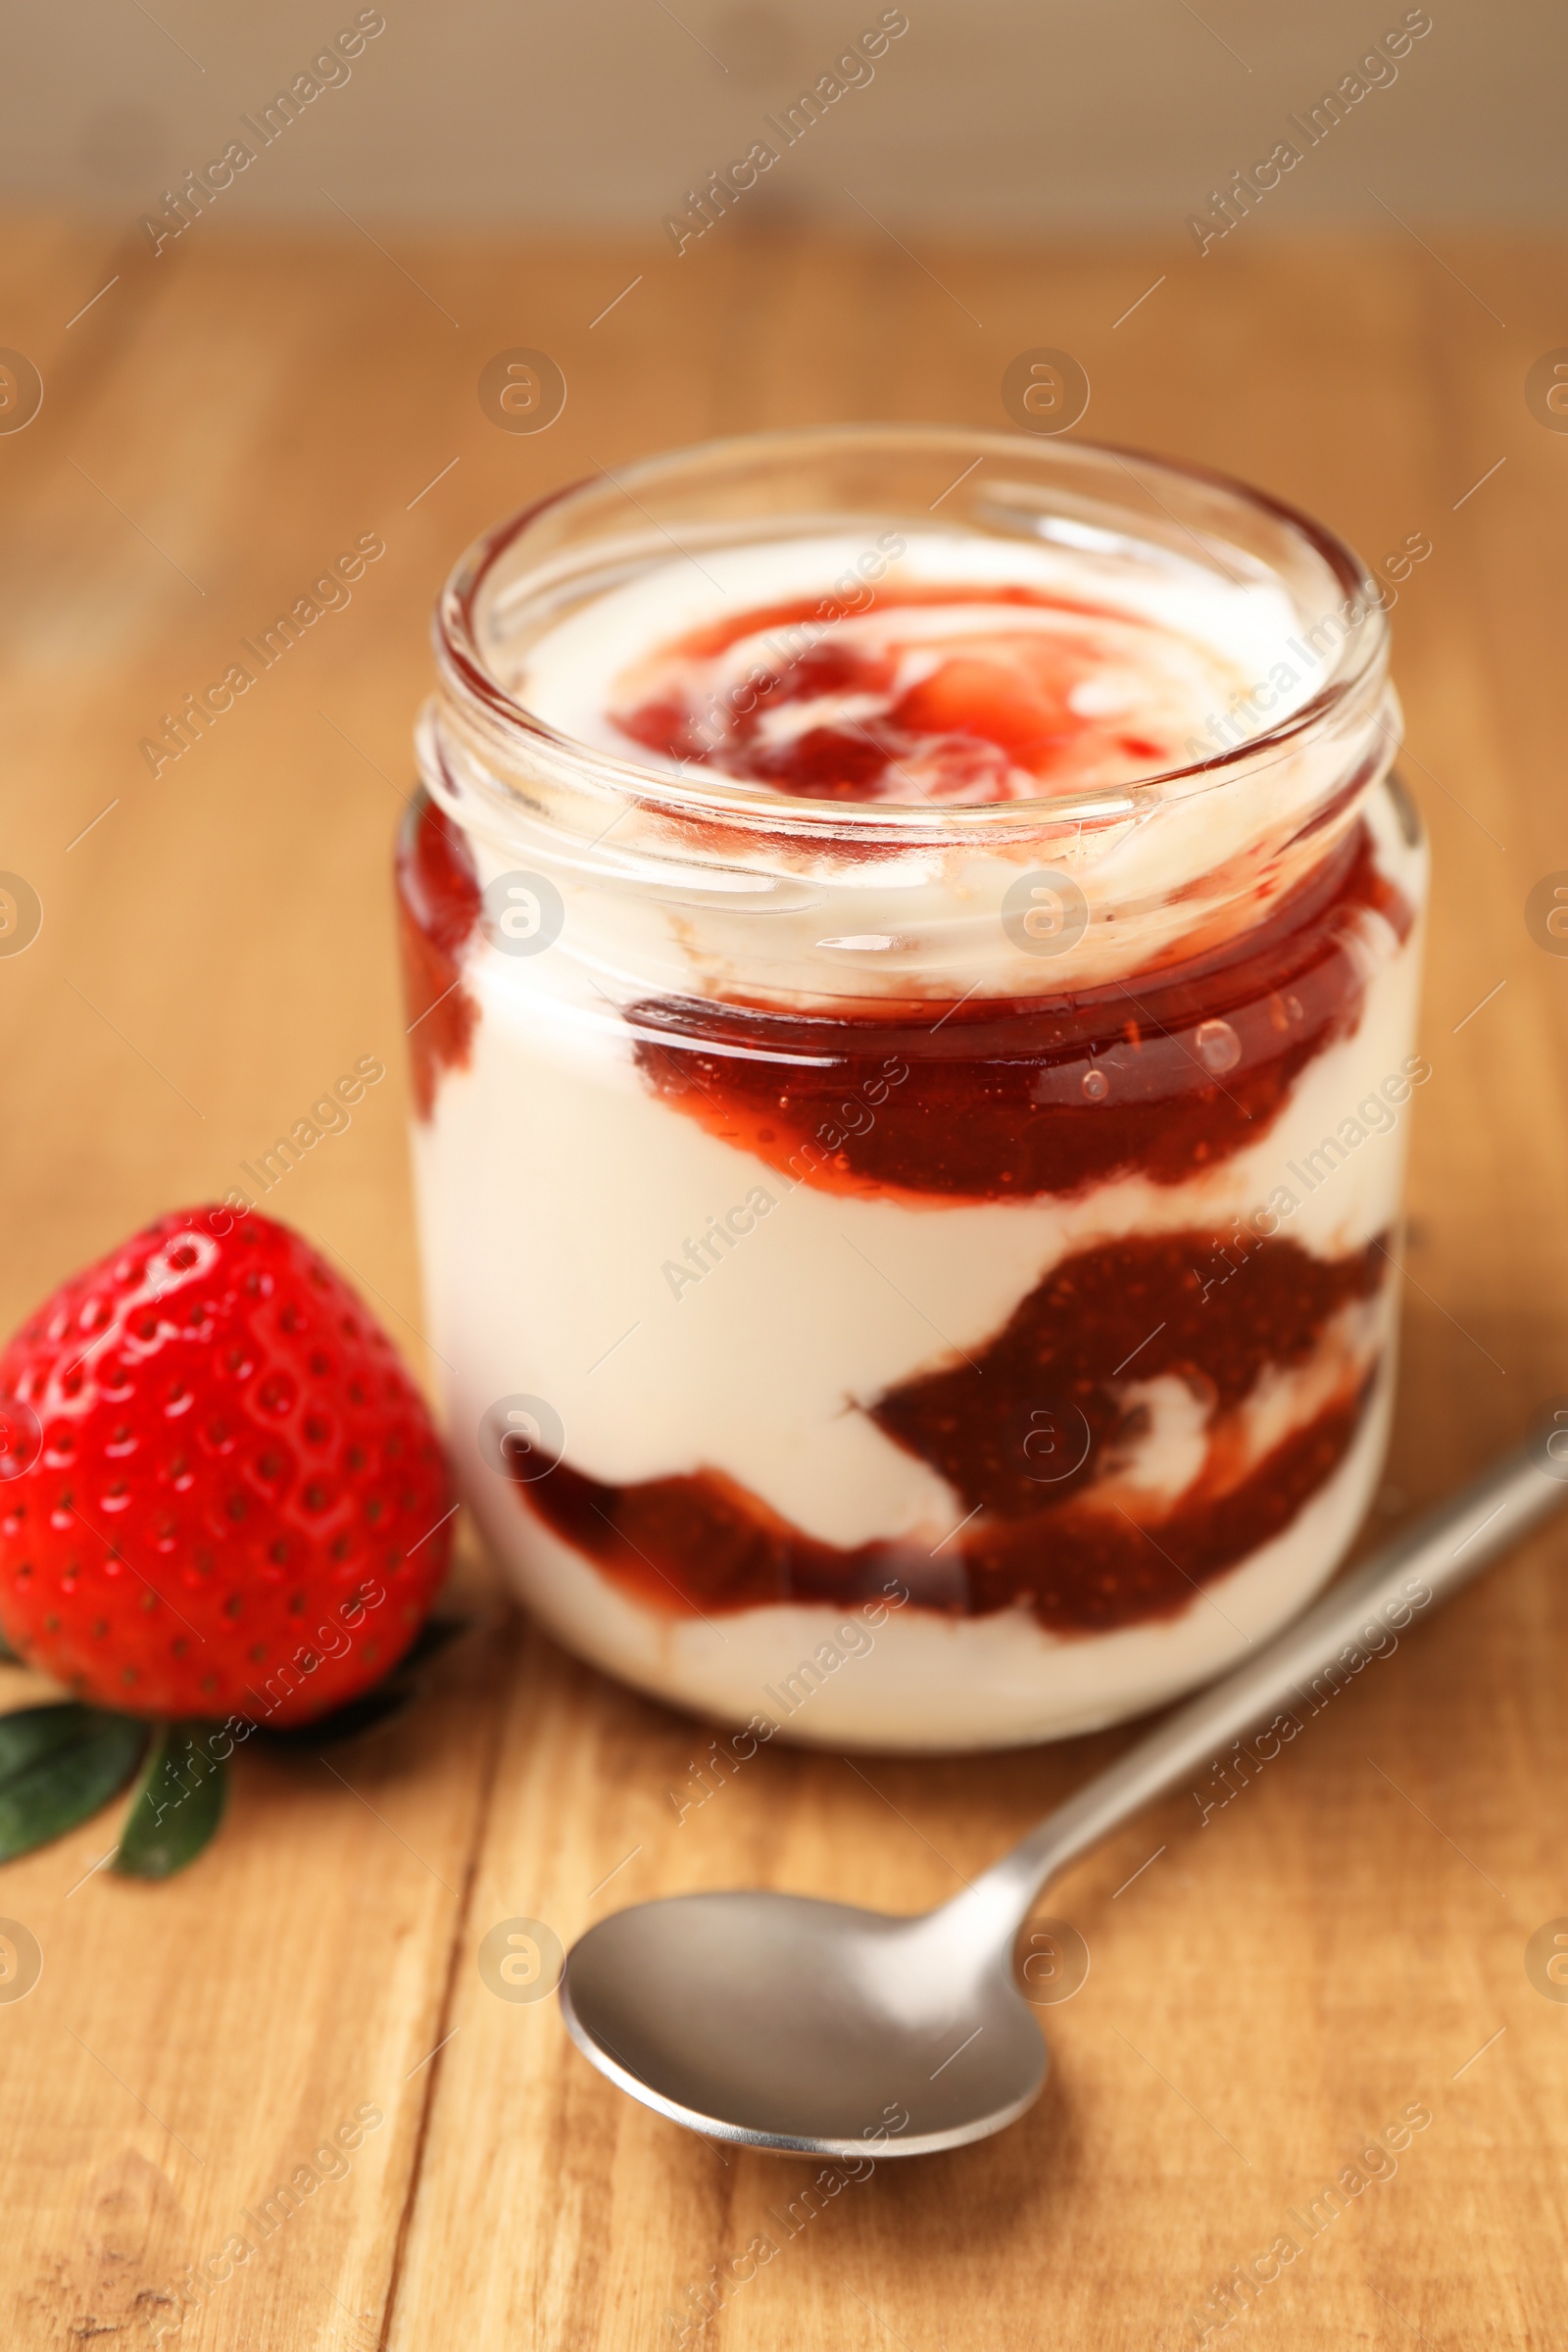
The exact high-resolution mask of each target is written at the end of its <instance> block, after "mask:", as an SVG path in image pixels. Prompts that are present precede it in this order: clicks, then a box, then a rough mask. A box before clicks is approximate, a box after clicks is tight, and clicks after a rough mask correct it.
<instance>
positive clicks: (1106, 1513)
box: [518, 1233, 1388, 1634]
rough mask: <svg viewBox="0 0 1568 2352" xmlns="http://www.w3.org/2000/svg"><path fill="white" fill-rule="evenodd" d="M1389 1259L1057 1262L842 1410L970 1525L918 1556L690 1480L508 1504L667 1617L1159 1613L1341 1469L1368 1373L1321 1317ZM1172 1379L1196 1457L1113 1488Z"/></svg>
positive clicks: (1069, 1622)
mask: <svg viewBox="0 0 1568 2352" xmlns="http://www.w3.org/2000/svg"><path fill="white" fill-rule="evenodd" d="M1387 1263H1388V1261H1387V1257H1386V1255H1385V1252H1384V1250H1383V1247H1382V1245H1381V1243H1378V1242H1373V1243H1371V1244H1369V1245H1368V1247H1367V1248H1366V1249H1365V1250H1357V1251H1355V1252H1353V1253H1351V1254H1350V1255H1348V1256H1347V1257H1344V1258H1340V1259H1337V1260H1333V1261H1326V1260H1324V1259H1321V1258H1317V1257H1314V1256H1312V1255H1311V1254H1310V1253H1309V1252H1308V1251H1306V1250H1302V1249H1300V1248H1299V1246H1298V1245H1297V1244H1296V1243H1294V1242H1291V1241H1286V1240H1284V1239H1273V1240H1268V1241H1263V1242H1255V1241H1254V1242H1251V1243H1250V1244H1243V1245H1239V1244H1238V1243H1237V1242H1236V1241H1235V1240H1234V1238H1233V1240H1232V1241H1231V1242H1230V1243H1228V1244H1222V1243H1221V1242H1220V1241H1219V1240H1218V1239H1217V1238H1216V1237H1215V1236H1213V1235H1208V1234H1202V1233H1181V1234H1165V1235H1161V1236H1158V1237H1157V1238H1156V1237H1151V1238H1148V1239H1140V1238H1131V1239H1126V1240H1122V1241H1117V1242H1112V1243H1108V1244H1105V1245H1103V1247H1100V1248H1098V1249H1091V1250H1081V1251H1079V1252H1077V1253H1076V1254H1074V1255H1072V1256H1070V1257H1068V1258H1066V1259H1064V1260H1063V1261H1062V1262H1061V1263H1060V1264H1058V1265H1057V1266H1055V1267H1054V1269H1053V1271H1052V1272H1051V1273H1050V1274H1049V1275H1048V1276H1047V1277H1046V1279H1045V1280H1044V1281H1043V1282H1042V1283H1040V1284H1039V1286H1038V1287H1037V1288H1036V1289H1034V1290H1032V1291H1031V1292H1030V1293H1029V1295H1028V1297H1027V1298H1025V1299H1023V1300H1022V1301H1021V1302H1020V1304H1019V1305H1018V1307H1017V1308H1016V1310H1015V1311H1014V1313H1013V1314H1012V1315H1011V1317H1010V1318H1009V1319H1008V1321H1007V1323H1006V1324H1005V1326H1004V1328H1003V1329H1002V1330H1001V1331H1000V1332H998V1333H997V1334H996V1336H995V1337H994V1338H993V1339H992V1340H991V1341H990V1342H989V1343H988V1344H987V1345H986V1346H985V1347H984V1348H981V1349H980V1350H979V1351H978V1352H977V1353H976V1354H975V1355H974V1356H973V1357H972V1359H969V1360H966V1361H964V1362H962V1363H960V1364H957V1365H956V1366H954V1367H953V1368H952V1369H944V1370H941V1371H936V1372H930V1373H925V1374H922V1375H919V1376H917V1377H916V1378H914V1379H912V1380H910V1381H907V1382H905V1383H904V1384H903V1385H902V1386H900V1387H897V1388H893V1389H890V1390H888V1391H887V1392H886V1393H885V1394H884V1395H883V1396H881V1397H877V1398H876V1399H875V1401H874V1402H873V1403H871V1404H869V1405H868V1406H866V1407H865V1408H864V1409H865V1410H866V1412H867V1413H868V1414H869V1417H870V1418H871V1419H872V1420H873V1421H874V1422H875V1423H876V1424H877V1426H878V1427H879V1428H880V1429H881V1430H882V1431H883V1432H884V1434H885V1435H886V1436H887V1437H889V1438H890V1439H891V1440H892V1441H893V1442H894V1444H895V1445H898V1446H902V1447H903V1448H904V1449H905V1451H907V1453H909V1454H911V1455H913V1456H914V1457H916V1458H917V1459H918V1460H920V1461H922V1462H924V1463H926V1464H928V1465H929V1466H930V1468H932V1469H933V1470H935V1471H937V1472H938V1473H939V1474H940V1475H941V1476H942V1477H943V1478H944V1479H945V1480H946V1481H947V1482H948V1484H949V1485H950V1486H951V1488H952V1489H953V1492H954V1495H955V1497H956V1503H957V1506H958V1509H959V1511H960V1512H965V1513H969V1514H972V1516H970V1517H969V1518H968V1519H967V1520H966V1521H965V1522H964V1523H963V1524H961V1526H960V1528H959V1530H958V1532H957V1533H956V1535H955V1536H953V1537H952V1538H951V1539H950V1540H948V1541H947V1542H944V1543H941V1544H938V1545H936V1546H935V1548H933V1546H932V1545H931V1544H929V1543H924V1542H922V1543H920V1544H909V1543H900V1542H881V1543H869V1544H858V1545H856V1546H854V1547H853V1548H845V1547H840V1546H838V1545H835V1544H824V1543H821V1542H819V1541H817V1540H816V1539H814V1538H812V1537H810V1536H808V1535H805V1534H803V1533H802V1531H801V1530H800V1529H799V1528H797V1527H794V1526H792V1525H791V1524H790V1522H789V1521H788V1520H787V1519H785V1518H783V1517H781V1516H780V1515H779V1514H778V1513H777V1512H776V1511H774V1510H771V1509H770V1508H769V1507H768V1506H767V1505H766V1504H765V1503H763V1502H762V1501H760V1499H759V1497H758V1496H757V1495H752V1494H749V1493H748V1492H747V1491H746V1489H745V1488H743V1487H741V1486H739V1485H738V1484H737V1483H736V1482H735V1481H734V1480H732V1479H729V1478H726V1477H725V1476H723V1475H722V1474H720V1473H717V1472H714V1471H710V1470H700V1471H698V1472H696V1473H695V1474H694V1475H689V1476H679V1477H671V1478H659V1479H650V1480H646V1481H644V1482H641V1483H639V1484H636V1485H631V1486H619V1487H617V1486H610V1485H606V1484H603V1483H602V1482H600V1481H598V1480H595V1479H591V1478H588V1477H586V1476H585V1475H584V1474H583V1473H582V1472H581V1471H579V1470H575V1469H573V1468H571V1467H570V1466H569V1465H568V1464H567V1463H565V1462H561V1463H559V1464H558V1465H557V1467H556V1468H555V1469H554V1470H552V1471H551V1472H550V1473H549V1474H548V1476H546V1477H544V1478H541V1479H536V1480H534V1481H532V1482H531V1483H529V1484H527V1485H523V1486H519V1488H518V1495H519V1497H520V1498H521V1499H522V1500H523V1501H524V1503H525V1505H526V1507H527V1508H529V1509H531V1510H534V1511H536V1512H537V1513H538V1514H539V1516H540V1517H541V1518H542V1519H543V1520H544V1521H545V1523H546V1524H547V1525H548V1526H549V1527H550V1528H552V1529H553V1530H554V1531H555V1533H556V1534H557V1535H558V1536H560V1537H561V1538H562V1539H563V1540H564V1542H566V1543H567V1544H571V1545H572V1547H573V1548H574V1549H575V1550H577V1551H579V1552H581V1553H583V1554H585V1555H586V1556H587V1557H588V1558H589V1559H591V1560H593V1561H594V1562H595V1563H596V1564H597V1566H598V1567H599V1568H600V1570H601V1571H602V1572H603V1573H604V1574H605V1575H606V1576H607V1577H609V1578H610V1579H611V1580H612V1581H613V1583H614V1584H616V1585H617V1586H619V1587H620V1588H621V1589H622V1590H623V1591H624V1592H625V1593H628V1594H629V1595H631V1596H632V1597H634V1598H635V1599H636V1600H638V1601H639V1602H641V1603H642V1604H643V1606H645V1607H647V1608H652V1609H657V1610H659V1611H662V1612H663V1613H665V1614H676V1615H679V1614H691V1613H700V1614H702V1615H704V1616H710V1617H711V1616H714V1615H716V1614H722V1613H723V1612H725V1611H730V1610H737V1609H748V1608H760V1607H765V1606H767V1605H769V1604H777V1603H780V1602H787V1601H794V1602H819V1603H824V1604H828V1605H831V1606H833V1607H847V1606H850V1605H852V1604H853V1603H855V1602H857V1601H859V1600H863V1599H869V1598H873V1597H876V1596H877V1595H879V1594H880V1593H882V1592H883V1591H884V1590H885V1588H886V1586H887V1583H888V1580H889V1579H890V1578H897V1579H899V1580H900V1581H902V1583H903V1584H904V1585H905V1587H906V1588H907V1591H908V1593H909V1596H910V1600H911V1602H912V1603H913V1604H914V1605H915V1606H917V1607H922V1608H926V1609H932V1610H937V1611H940V1612H942V1613H944V1614H946V1615H950V1616H955V1617H979V1616H987V1615H990V1614H992V1613H993V1612H995V1611H997V1610H1000V1609H1006V1608H1012V1607H1021V1608H1025V1609H1028V1610H1030V1611H1031V1612H1032V1613H1033V1615H1034V1616H1035V1617H1036V1619H1037V1620H1038V1621H1039V1623H1040V1624H1041V1625H1042V1626H1043V1627H1045V1628H1046V1629H1047V1630H1049V1631H1050V1632H1052V1633H1054V1634H1086V1633H1106V1632H1111V1631H1113V1630H1115V1629H1116V1628H1118V1627H1122V1626H1129V1625H1136V1624H1141V1623H1146V1622H1149V1621H1152V1620H1156V1619H1160V1618H1167V1617H1172V1616H1174V1615H1176V1614H1177V1613H1178V1612H1179V1611H1180V1610H1182V1609H1184V1608H1185V1607H1187V1605H1188V1604H1189V1603H1190V1602H1191V1600H1192V1598H1193V1595H1194V1593H1195V1591H1198V1590H1200V1589H1201V1587H1202V1586H1204V1585H1206V1584H1208V1583H1211V1582H1212V1581H1213V1579H1214V1578H1216V1577H1218V1576H1221V1575H1223V1574H1224V1573H1225V1571H1226V1570H1227V1569H1229V1568H1232V1567H1234V1566H1236V1565H1237V1563H1238V1562H1240V1561H1242V1560H1244V1559H1246V1558H1248V1557H1250V1555H1251V1554H1252V1553H1253V1552H1255V1551H1256V1550H1257V1549H1258V1548H1259V1547H1260V1546H1261V1545H1263V1544H1267V1543H1268V1542H1269V1541H1270V1540H1271V1539H1272V1538H1274V1537H1275V1536H1278V1535H1280V1534H1281V1533H1282V1532H1283V1531H1284V1530H1285V1529H1286V1528H1287V1527H1288V1526H1289V1525H1290V1523H1291V1521H1292V1520H1293V1519H1294V1518H1295V1517H1296V1514H1297V1513H1298V1511H1299V1510H1300V1508H1301V1507H1302V1505H1303V1504H1304V1503H1305V1502H1307V1501H1308V1500H1309V1498H1310V1497H1311V1496H1312V1495H1314V1494H1315V1493H1316V1492H1317V1491H1318V1490H1319V1488H1321V1487H1322V1486H1323V1485H1324V1484H1325V1483H1326V1482H1327V1481H1328V1480H1329V1479H1330V1478H1331V1477H1332V1476H1333V1475H1334V1473H1335V1471H1336V1470H1337V1469H1338V1468H1339V1466H1340V1464H1341V1463H1342V1461H1343V1460H1344V1459H1345V1456H1346V1454H1347V1453H1348V1449H1349V1447H1350V1445H1351V1442H1352V1440H1353V1439H1354V1436H1355V1433H1356V1430H1357V1427H1358V1426H1359V1423H1360V1420H1361V1416H1362V1413H1363V1410H1364V1409H1365V1405H1366V1402H1367V1398H1368V1395H1369V1392H1370V1389H1371V1386H1372V1383H1373V1379H1374V1377H1375V1359H1369V1357H1368V1354H1367V1352H1366V1349H1365V1347H1364V1346H1358V1345H1356V1344H1355V1343H1354V1341H1353V1340H1352V1338H1351V1337H1350V1335H1349V1334H1348V1332H1347V1331H1346V1328H1345V1324H1344V1321H1343V1318H1344V1317H1345V1316H1346V1315H1347V1313H1348V1311H1350V1310H1353V1309H1354V1308H1355V1307H1356V1306H1357V1305H1363V1304H1364V1303H1365V1302H1368V1301H1370V1300H1372V1299H1374V1298H1375V1297H1376V1296H1377V1294H1378V1292H1379V1290H1380V1288H1381V1286H1382V1283H1383V1279H1384V1275H1385V1271H1386V1267H1387ZM1337 1318H1342V1320H1341V1322H1340V1325H1339V1332H1338V1336H1337V1335H1336V1333H1335V1332H1334V1331H1331V1329H1330V1326H1331V1325H1333V1324H1335V1323H1336V1319H1337ZM1325 1353H1326V1354H1328V1355H1329V1357H1330V1359H1331V1360H1330V1363H1329V1367H1328V1369H1329V1372H1330V1377H1329V1379H1328V1380H1327V1381H1326V1382H1323V1383H1321V1384H1320V1389H1319V1390H1315V1391H1314V1392H1313V1394H1314V1396H1317V1397H1318V1398H1319V1400H1318V1401H1317V1402H1316V1404H1315V1408H1314V1409H1311V1410H1309V1411H1308V1412H1307V1413H1306V1414H1305V1415H1304V1417H1303V1418H1302V1419H1301V1420H1299V1422H1297V1423H1296V1424H1295V1425H1294V1426H1292V1427H1291V1428H1290V1430H1289V1432H1288V1433H1287V1434H1286V1435H1285V1436H1283V1437H1281V1438H1279V1439H1278V1440H1277V1442H1275V1443H1274V1444H1272V1445H1271V1446H1267V1447H1266V1448H1265V1449H1264V1450H1262V1451H1259V1450H1258V1449H1257V1447H1256V1446H1254V1445H1252V1444H1250V1441H1249V1434H1248V1417H1247V1410H1246V1408H1247V1405H1248V1400H1249V1398H1250V1397H1252V1396H1253V1393H1254V1391H1255V1390H1256V1387H1257V1384H1258V1382H1259V1381H1260V1379H1262V1378H1263V1377H1264V1376H1265V1375H1268V1376H1274V1377H1277V1376H1279V1375H1281V1374H1286V1375H1289V1374H1290V1373H1292V1372H1299V1371H1300V1370H1301V1369H1302V1368H1303V1367H1308V1366H1314V1359H1317V1358H1319V1357H1320V1356H1321V1355H1323V1354H1325ZM1315 1368H1316V1369H1318V1370H1319V1371H1321V1370H1322V1368H1323V1367H1322V1365H1321V1364H1320V1363H1319V1364H1317V1365H1316V1366H1315ZM1170 1378H1174V1379H1175V1380H1176V1381H1178V1382H1180V1383H1182V1384H1184V1385H1185V1386H1186V1387H1187V1389H1188V1390H1189V1391H1190V1392H1191V1393H1192V1395H1193V1396H1194V1397H1196V1398H1198V1399H1199V1400H1200V1401H1201V1404H1202V1406H1203V1407H1204V1409H1205V1414H1206V1419H1205V1431H1204V1435H1205V1450H1204V1455H1203V1460H1202V1464H1201V1469H1200V1470H1199V1473H1198V1475H1197V1476H1196V1478H1192V1479H1190V1480H1189V1481H1188V1482H1187V1483H1186V1484H1184V1486H1183V1487H1182V1490H1181V1492H1180V1494H1179V1495H1177V1496H1176V1497H1175V1498H1174V1499H1171V1498H1169V1497H1164V1496H1161V1495H1158V1493H1157V1491H1156V1490H1152V1489H1151V1488H1150V1487H1148V1486H1146V1485H1140V1484H1139V1482H1138V1480H1137V1478H1136V1476H1135V1475H1133V1476H1129V1474H1128V1473H1129V1470H1130V1469H1132V1468H1133V1467H1134V1466H1135V1464H1136V1456H1137V1448H1138V1445H1139V1441H1140V1440H1141V1439H1143V1438H1145V1437H1147V1435H1148V1433H1149V1427H1150V1415H1151V1403H1150V1395H1149V1390H1150V1384H1151V1383H1152V1382H1155V1381H1158V1380H1161V1379H1170Z"/></svg>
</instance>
